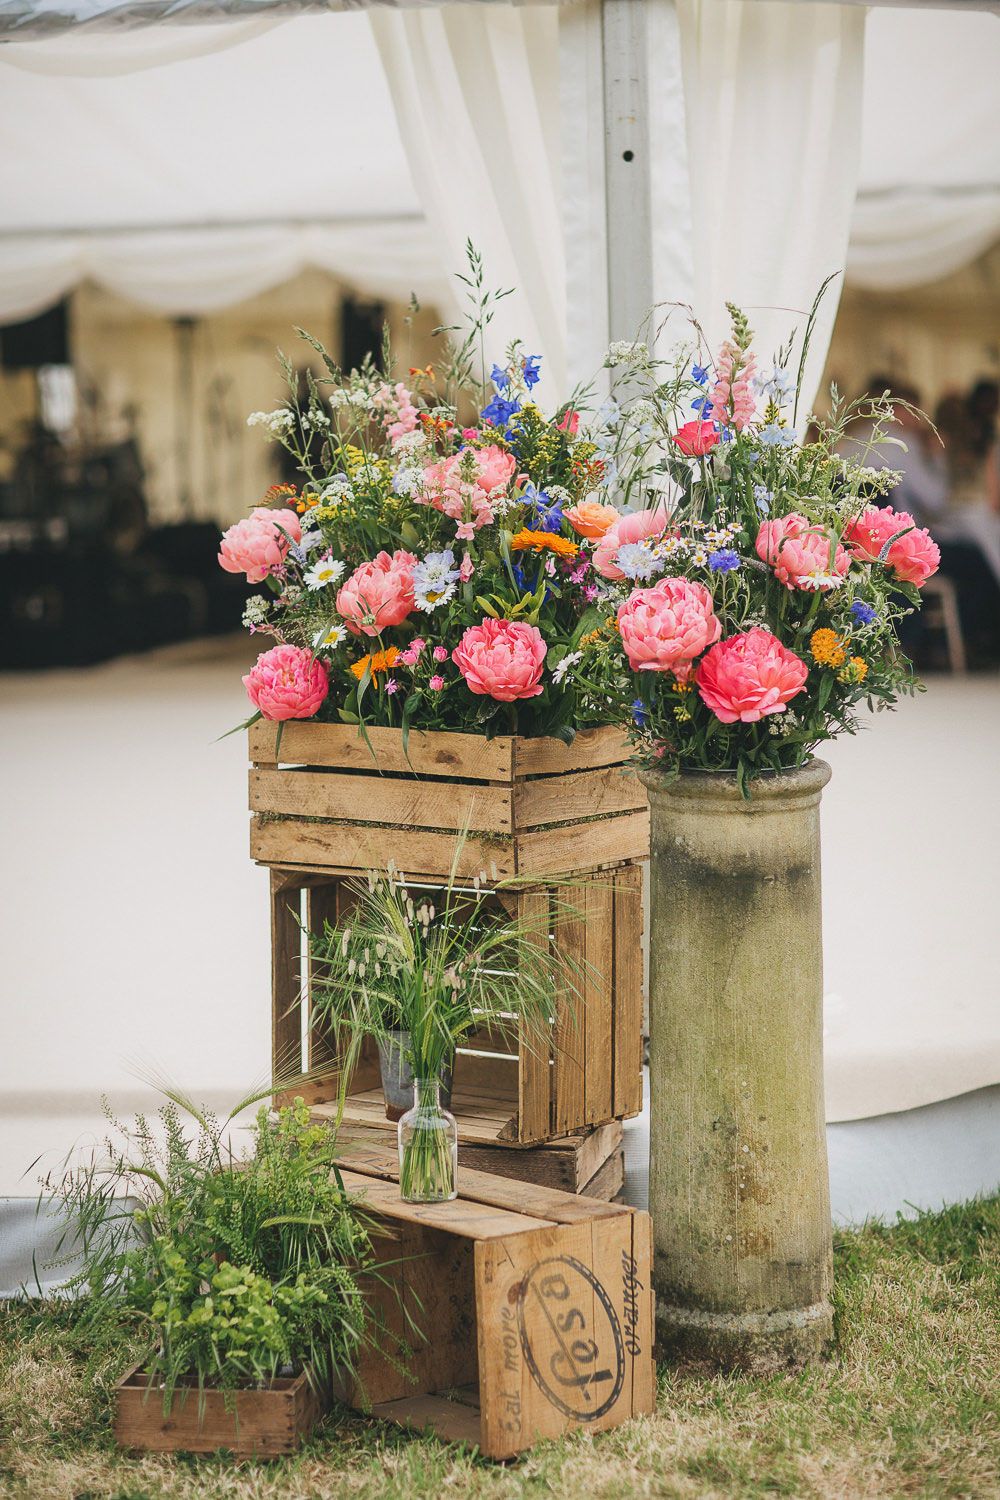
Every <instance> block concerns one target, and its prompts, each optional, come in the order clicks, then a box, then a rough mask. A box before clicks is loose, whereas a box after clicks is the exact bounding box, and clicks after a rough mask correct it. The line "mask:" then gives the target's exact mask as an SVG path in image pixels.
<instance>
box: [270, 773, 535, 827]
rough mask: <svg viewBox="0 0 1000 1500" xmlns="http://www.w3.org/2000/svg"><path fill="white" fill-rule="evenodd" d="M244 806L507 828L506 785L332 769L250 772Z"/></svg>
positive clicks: (405, 822) (358, 818)
mask: <svg viewBox="0 0 1000 1500" xmlns="http://www.w3.org/2000/svg"><path fill="white" fill-rule="evenodd" d="M250 809H251V811H252V812H263V813H284V814H286V815H287V816H289V817H303V818H304V817H315V818H350V819H352V820H355V821H357V822H359V823H377V824H382V823H396V824H400V825H404V826H409V827H411V828H429V829H436V830H439V831H440V830H442V829H451V830H452V831H453V832H454V833H456V834H457V833H458V832H459V831H460V830H461V829H463V828H466V827H468V828H469V829H471V830H472V831H473V832H486V833H498V834H509V833H510V832H511V829H512V822H511V792H510V790H509V788H507V787H497V786H489V785H487V786H461V787H459V786H456V785H455V783H454V782H450V781H443V782H442V781H414V780H404V779H401V778H393V777H389V776H360V775H357V774H354V775H351V774H350V773H342V774H339V775H338V774H337V772H335V771H309V770H282V771H279V770H252V771H251V772H250ZM452 842H454V840H453V841H452Z"/></svg>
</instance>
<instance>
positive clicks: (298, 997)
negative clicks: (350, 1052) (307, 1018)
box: [271, 873, 303, 1079]
mask: <svg viewBox="0 0 1000 1500" xmlns="http://www.w3.org/2000/svg"><path fill="white" fill-rule="evenodd" d="M298 906H299V893H298V891H297V890H293V891H289V890H287V889H285V888H284V886H283V885H282V883H281V881H280V880H278V879H276V877H275V875H274V874H273V873H272V875H271V1057H272V1059H273V1069H274V1077H275V1078H276V1079H280V1078H284V1076H285V1075H286V1074H287V1075H289V1076H294V1075H295V1074H298V1073H300V1072H301V1071H302V1065H303V1059H302V977H301V972H300V956H299V954H300V942H301V934H300V930H299V926H298V923H297V922H296V920H295V913H296V912H297V910H298Z"/></svg>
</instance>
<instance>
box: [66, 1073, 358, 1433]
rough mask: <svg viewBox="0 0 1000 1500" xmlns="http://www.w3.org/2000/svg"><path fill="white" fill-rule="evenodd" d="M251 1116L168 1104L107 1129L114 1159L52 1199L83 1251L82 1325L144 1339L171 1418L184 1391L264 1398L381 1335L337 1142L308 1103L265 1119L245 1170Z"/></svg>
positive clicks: (260, 1119)
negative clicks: (245, 1124) (245, 1128)
mask: <svg viewBox="0 0 1000 1500" xmlns="http://www.w3.org/2000/svg"><path fill="white" fill-rule="evenodd" d="M246 1102H250V1103H252V1102H256V1101H245V1102H244V1103H246ZM242 1107H244V1106H243V1105H240V1106H237V1108H236V1109H234V1110H233V1111H232V1113H231V1114H230V1115H229V1116H227V1118H226V1119H225V1120H224V1121H222V1122H220V1121H218V1120H217V1119H216V1118H215V1117H214V1116H212V1115H209V1114H206V1113H203V1112H201V1111H200V1110H198V1109H197V1108H196V1107H195V1106H194V1105H193V1104H191V1103H190V1102H189V1101H187V1100H185V1099H183V1098H182V1097H181V1096H179V1095H174V1094H172V1095H170V1096H169V1098H168V1102H167V1103H166V1104H164V1105H163V1107H162V1108H161V1109H160V1110H159V1111H158V1114H157V1118H156V1121H151V1120H149V1119H147V1118H145V1117H143V1116H139V1117H137V1119H136V1120H135V1122H134V1124H133V1125H131V1126H128V1125H124V1124H122V1123H120V1122H118V1121H117V1120H115V1119H114V1118H113V1117H111V1116H110V1115H109V1119H110V1120H111V1123H112V1125H113V1127H114V1130H115V1135H114V1137H113V1138H109V1139H108V1140H107V1142H106V1143H105V1150H104V1153H103V1154H102V1155H100V1156H99V1155H98V1154H97V1153H94V1154H93V1155H92V1156H91V1157H90V1159H89V1160H88V1161H86V1162H85V1163H84V1165H82V1166H80V1167H77V1168H76V1169H74V1170H73V1171H71V1172H69V1173H67V1174H66V1175H65V1176H64V1177H63V1178H62V1180H61V1181H60V1182H58V1183H56V1184H50V1185H49V1186H50V1187H53V1188H54V1189H55V1190H56V1191H57V1192H58V1193H59V1195H60V1196H61V1198H62V1200H63V1202H64V1204H65V1206H66V1208H67V1209H68V1211H69V1226H70V1227H69V1229H68V1231H67V1236H66V1239H67V1240H68V1239H69V1238H70V1236H72V1237H75V1238H76V1239H77V1240H78V1242H79V1245H80V1246H82V1250H83V1257H84V1269H83V1271H82V1272H81V1273H80V1275H79V1276H78V1278H77V1281H76V1284H75V1288H74V1289H75V1290H76V1291H78V1292H80V1293H84V1294H86V1302H85V1313H84V1316H85V1318H87V1319H89V1320H90V1321H91V1323H92V1324H93V1325H94V1326H95V1327H99V1326H101V1325H102V1324H104V1323H106V1321H107V1320H108V1319H109V1318H110V1319H112V1320H116V1321H118V1322H120V1321H121V1319H122V1318H123V1317H124V1318H126V1319H128V1320H130V1321H131V1322H132V1323H133V1324H134V1325H135V1326H137V1327H138V1328H139V1329H141V1330H143V1331H144V1333H145V1336H146V1338H147V1339H148V1341H149V1344H150V1346H151V1347H150V1351H149V1354H148V1359H147V1368H148V1370H149V1371H150V1373H151V1375H152V1376H153V1377H155V1378H156V1379H158V1380H160V1381H162V1383H163V1385H164V1400H165V1404H166V1406H167V1407H168V1408H169V1404H170V1401H171V1399H172V1396H173V1392H174V1389H175V1387H176V1385H177V1384H178V1382H181V1381H185V1382H187V1381H190V1380H195V1381H196V1382H197V1384H198V1385H199V1386H201V1385H203V1384H204V1383H206V1382H209V1383H211V1384H214V1385H218V1386H221V1387H223V1388H232V1387H235V1386H237V1385H241V1384H248V1383H249V1384H253V1385H258V1384H262V1383H264V1382H266V1381H268V1380H271V1379H273V1378H274V1376H275V1375H276V1374H277V1373H278V1372H279V1370H281V1369H282V1368H283V1367H286V1366H292V1367H294V1368H295V1369H301V1368H303V1367H304V1368H307V1369H309V1370H310V1372H311V1373H312V1375H313V1377H314V1378H316V1379H317V1380H320V1381H327V1380H329V1378H330V1377H331V1375H332V1374H333V1372H334V1371H335V1370H337V1369H342V1370H345V1369H350V1368H351V1367H352V1365H353V1362H354V1359H355V1357H356V1354H357V1351H358V1349H359V1348H360V1346H361V1345H362V1343H363V1341H364V1340H365V1339H366V1338H367V1337H370V1336H371V1333H372V1329H371V1327H370V1323H369V1319H368V1316H367V1314H366V1308H365V1302H364V1298H363V1295H362V1292H361V1289H360V1285H359V1281H358V1277H359V1275H361V1274H362V1273H363V1272H364V1271H365V1270H366V1269H367V1268H369V1267H370V1265H371V1263H372V1247H371V1241H370V1237H369V1229H368V1226H367V1224H366V1221H365V1218H364V1216H363V1213H362V1211H361V1209H360V1207H359V1205H358V1203H357V1202H356V1201H355V1200H353V1199H352V1198H351V1197H350V1196H349V1195H348V1194H347V1192H346V1191H345V1189H344V1186H343V1183H342V1181H341V1180H340V1177H339V1174H338V1173H337V1171H336V1169H335V1167H334V1164H333V1162H334V1156H335V1152H336V1136H335V1134H334V1133H333V1132H332V1131H331V1130H330V1129H329V1128H328V1127H327V1126H325V1125H313V1124H310V1122H309V1111H308V1109H307V1108H306V1107H305V1106H304V1105H303V1103H302V1100H301V1099H298V1100H296V1101H295V1104H294V1105H293V1106H291V1107H286V1108H283V1109H281V1110H280V1111H278V1112H277V1114H272V1115H269V1114H268V1111H267V1110H266V1109H265V1108H264V1107H263V1106H262V1107H261V1108H260V1109H259V1110H258V1112H257V1116H256V1120H255V1123H254V1125H253V1127H252V1137H253V1146H252V1150H251V1151H250V1152H249V1154H247V1155H245V1156H237V1155H235V1154H234V1152H233V1148H232V1146H231V1144H230V1142H229V1140H228V1136H229V1135H230V1133H231V1131H232V1129H233V1128H234V1118H235V1116H236V1115H237V1114H238V1113H239V1112H240V1109H241V1108H242Z"/></svg>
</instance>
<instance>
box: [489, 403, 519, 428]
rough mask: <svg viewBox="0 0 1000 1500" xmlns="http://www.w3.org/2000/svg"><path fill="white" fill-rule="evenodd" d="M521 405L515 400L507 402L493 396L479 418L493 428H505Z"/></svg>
mask: <svg viewBox="0 0 1000 1500" xmlns="http://www.w3.org/2000/svg"><path fill="white" fill-rule="evenodd" d="M520 409H521V403H520V401H518V400H517V399H516V398H515V399H514V400H513V401H507V400H505V399H504V397H503V396H499V395H498V396H494V397H493V400H492V401H491V402H490V404H489V405H488V406H484V407H483V410H482V413H481V416H482V419H483V421H484V422H489V423H491V424H492V425H493V426H494V427H506V426H507V423H508V422H509V421H510V419H511V417H512V416H513V415H514V413H515V412H516V411H520Z"/></svg>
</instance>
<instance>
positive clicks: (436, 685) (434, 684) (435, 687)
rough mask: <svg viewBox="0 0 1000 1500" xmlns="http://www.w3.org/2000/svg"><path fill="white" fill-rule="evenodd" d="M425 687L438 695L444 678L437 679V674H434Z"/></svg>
mask: <svg viewBox="0 0 1000 1500" xmlns="http://www.w3.org/2000/svg"><path fill="white" fill-rule="evenodd" d="M427 686H428V687H429V688H430V690H431V692H432V693H439V692H440V691H441V689H442V688H443V687H444V678H443V677H439V676H438V674H437V672H435V673H434V676H433V677H432V678H431V680H430V682H429V683H428V684H427Z"/></svg>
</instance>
